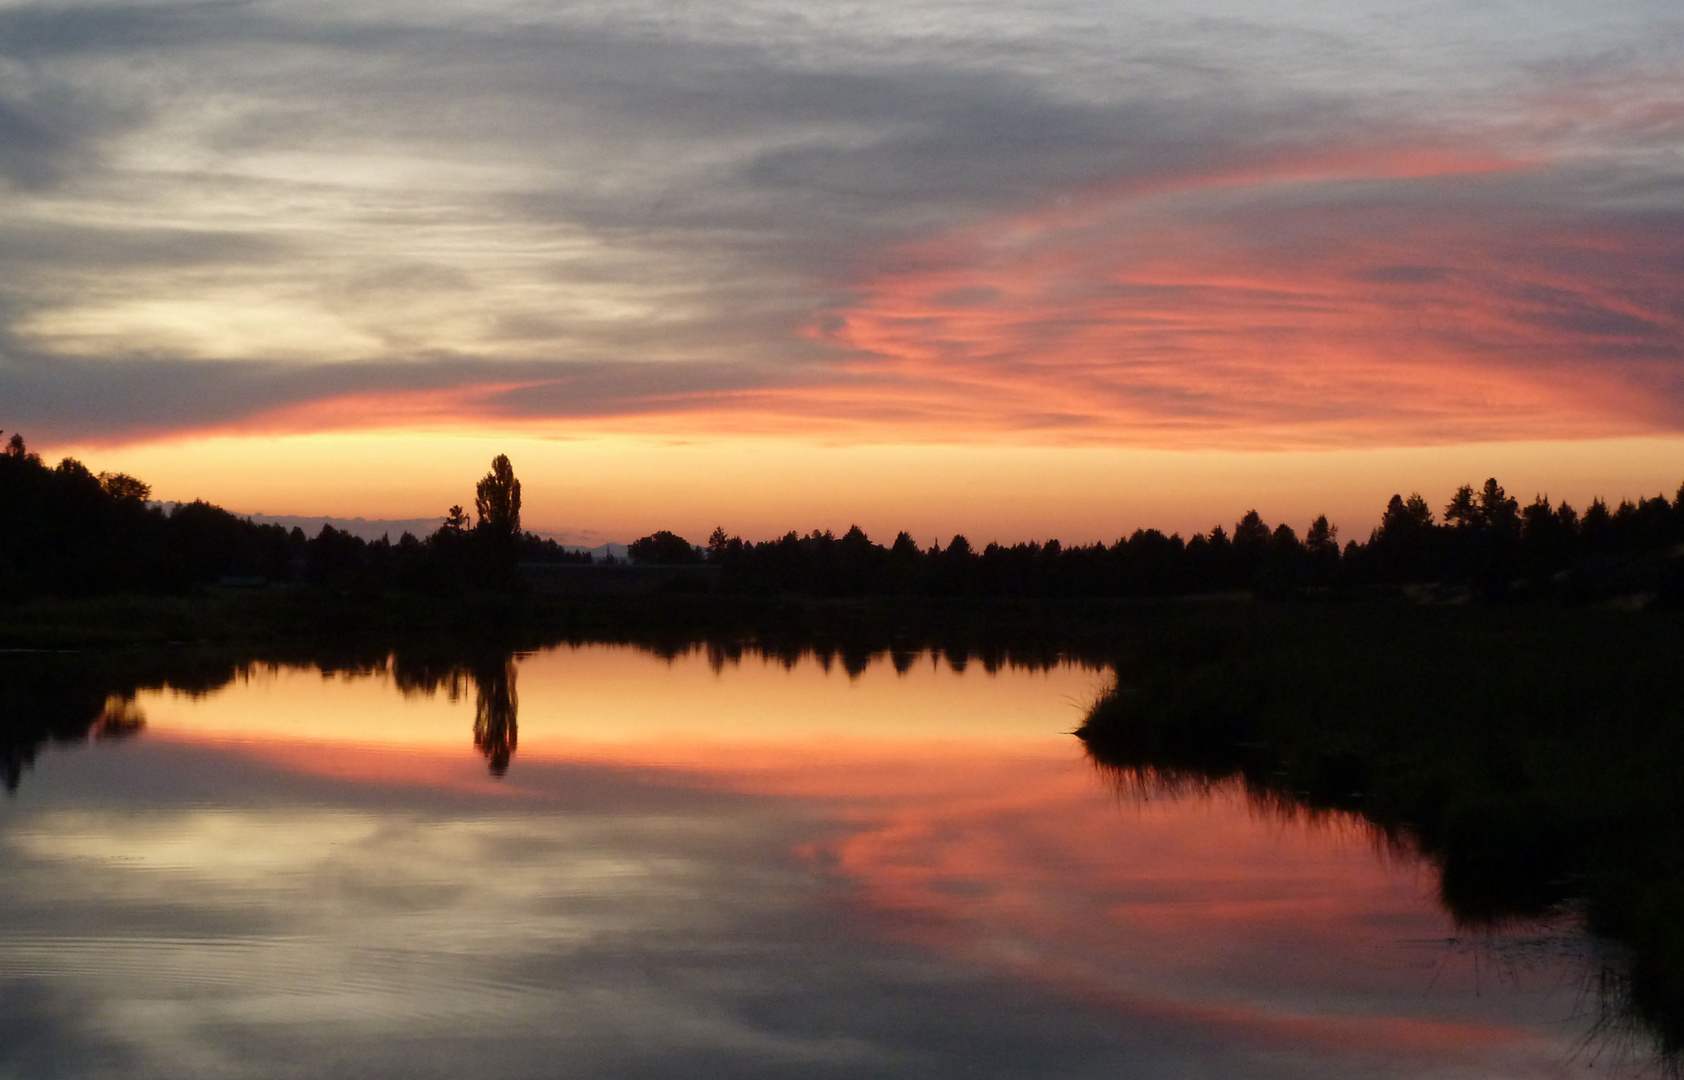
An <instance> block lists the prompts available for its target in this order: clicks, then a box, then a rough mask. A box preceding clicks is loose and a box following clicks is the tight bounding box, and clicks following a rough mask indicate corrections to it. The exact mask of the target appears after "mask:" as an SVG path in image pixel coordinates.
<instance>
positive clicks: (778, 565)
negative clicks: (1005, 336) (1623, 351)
mask: <svg viewBox="0 0 1684 1080" xmlns="http://www.w3.org/2000/svg"><path fill="white" fill-rule="evenodd" d="M150 494H151V491H150V489H149V488H148V486H147V485H146V484H145V483H144V482H142V481H140V480H137V479H136V478H134V477H132V476H127V475H124V474H122V473H99V474H97V475H96V474H94V473H93V472H92V471H90V470H89V469H88V468H87V467H86V466H84V465H83V464H82V463H81V462H79V461H76V460H74V459H72V458H66V459H64V460H63V461H61V462H59V463H58V465H56V466H50V467H49V466H48V465H47V464H46V463H44V462H43V461H42V460H41V459H40V457H39V456H38V455H36V454H33V453H30V452H29V451H28V450H27V448H26V447H25V445H24V441H23V439H22V438H21V437H19V436H17V435H13V436H12V437H11V441H10V442H9V443H8V444H7V445H6V446H5V449H4V450H3V451H0V505H3V506H5V507H6V508H7V513H6V514H5V516H4V517H3V518H0V598H4V597H8V596H9V597H19V596H29V595H34V594H57V595H63V594H99V593H110V592H120V591H135V592H171V591H181V590H184V589H187V588H189V587H192V586H195V585H214V584H224V585H256V584H263V583H276V582H291V583H300V584H313V585H319V586H326V587H331V588H337V589H357V588H368V587H378V588H395V589H403V590H410V591H417V592H448V591H451V590H454V589H460V588H464V587H467V588H494V589H507V588H511V587H514V586H516V585H517V584H518V583H519V581H520V580H521V574H520V571H519V567H520V564H522V563H585V562H589V561H590V558H589V556H588V555H586V554H583V553H574V552H569V551H567V550H565V549H563V548H562V547H561V546H560V545H558V544H556V543H555V541H553V540H547V539H542V538H540V537H537V536H535V535H533V534H531V533H528V532H525V531H523V530H522V529H521V525H520V509H521V491H520V481H519V480H518V479H516V478H515V475H514V469H513V467H512V466H511V465H510V463H509V460H508V458H507V457H504V456H502V455H498V457H497V458H496V459H494V460H493V462H492V464H491V470H490V471H489V472H488V473H487V474H486V475H485V476H484V477H483V478H482V479H481V480H480V481H479V483H478V485H477V487H476V491H475V498H474V514H473V516H472V517H471V518H470V515H469V514H468V512H467V511H466V510H464V509H463V508H462V507H461V506H452V507H451V508H450V510H449V513H448V514H447V515H446V516H445V519H444V521H443V524H441V525H440V527H439V528H438V530H437V531H435V532H434V533H432V534H431V535H430V536H426V537H416V536H413V535H411V534H409V533H405V534H404V535H403V536H401V537H400V538H399V539H398V540H397V541H395V542H394V541H392V540H391V539H390V538H387V537H383V538H381V539H379V540H374V541H368V540H363V539H362V538H360V537H357V536H354V535H352V534H350V533H348V532H344V531H341V530H338V529H335V528H333V527H332V526H330V525H324V526H323V527H322V529H321V531H320V532H319V533H317V535H315V536H313V537H309V536H306V535H305V534H304V532H303V530H301V529H297V528H294V529H291V530H287V529H284V528H282V527H280V526H278V525H257V524H254V523H253V522H251V521H250V520H248V519H245V518H241V517H239V516H238V515H235V514H232V513H229V512H228V511H226V510H223V509H221V508H219V507H216V506H212V505H210V504H208V503H204V502H192V503H186V504H180V505H176V506H173V507H171V508H169V509H167V510H166V509H165V508H164V507H162V506H159V505H158V504H156V503H152V502H149V501H148V497H149V496H150ZM1681 545H1684V487H1680V489H1679V493H1678V496H1677V497H1676V498H1675V499H1674V500H1673V501H1671V502H1668V501H1667V500H1666V498H1665V497H1663V496H1660V495H1657V496H1654V497H1652V498H1646V499H1640V500H1639V501H1637V502H1635V503H1634V502H1630V501H1626V502H1622V503H1620V504H1619V505H1618V506H1617V507H1615V508H1612V509H1610V508H1609V506H1608V505H1607V503H1605V502H1604V501H1602V500H1601V499H1597V500H1595V501H1593V502H1592V503H1591V504H1590V506H1589V507H1588V508H1587V509H1586V510H1585V511H1584V512H1583V513H1582V514H1581V513H1579V512H1578V511H1577V510H1575V509H1574V508H1573V507H1571V506H1568V505H1567V504H1565V503H1563V504H1560V505H1553V504H1552V503H1551V502H1550V500H1549V499H1548V498H1547V497H1545V496H1542V495H1540V496H1538V497H1537V498H1536V499H1534V500H1533V501H1532V502H1531V503H1530V504H1528V505H1526V506H1522V505H1520V503H1519V501H1518V500H1516V499H1515V498H1513V497H1512V496H1509V495H1508V494H1507V493H1505V492H1504V490H1503V488H1502V485H1500V484H1499V483H1497V481H1496V480H1495V479H1492V480H1487V481H1486V482H1485V485H1484V486H1483V487H1482V488H1480V489H1478V490H1475V489H1474V488H1473V487H1471V486H1469V485H1464V486H1462V487H1461V488H1459V489H1457V491H1456V492H1455V493H1454V495H1452V497H1451V499H1450V501H1449V502H1448V503H1447V504H1446V505H1445V507H1444V508H1443V510H1442V512H1441V513H1440V514H1437V515H1435V513H1434V511H1433V509H1432V507H1431V506H1430V505H1429V504H1428V503H1427V501H1426V500H1425V499H1424V498H1423V497H1422V496H1421V495H1420V494H1418V493H1417V494H1412V495H1410V496H1409V497H1407V498H1405V497H1403V496H1402V495H1394V496H1393V497H1392V499H1391V502H1390V503H1389V504H1388V505H1387V507H1386V508H1385V510H1384V511H1383V512H1382V514H1381V515H1380V520H1379V523H1378V524H1377V525H1376V526H1375V527H1374V529H1373V530H1372V532H1371V533H1370V534H1369V537H1368V539H1367V540H1366V541H1365V542H1364V541H1356V540H1351V541H1348V542H1347V543H1346V544H1345V545H1344V546H1343V547H1341V546H1340V545H1339V541H1338V530H1337V528H1335V527H1334V526H1333V525H1331V524H1330V523H1329V522H1328V520H1327V518H1326V516H1325V515H1324V516H1321V517H1318V518H1316V519H1315V520H1314V521H1313V522H1311V523H1310V526H1309V528H1308V529H1306V530H1305V532H1304V534H1303V535H1302V536H1300V535H1299V534H1298V532H1297V531H1296V530H1294V529H1293V528H1292V526H1290V525H1287V524H1284V523H1281V524H1277V525H1273V526H1271V525H1269V524H1268V523H1267V522H1265V521H1264V520H1263V519H1262V517H1261V516H1260V515H1259V514H1258V513H1257V512H1256V511H1255V510H1254V511H1251V512H1248V513H1247V514H1245V516H1244V517H1242V518H1241V519H1240V520H1239V521H1238V522H1236V523H1235V525H1234V527H1233V530H1232V532H1230V531H1229V530H1228V529H1226V528H1224V527H1222V526H1220V525H1218V526H1216V527H1215V528H1213V529H1211V530H1210V532H1209V533H1199V534H1195V535H1193V536H1191V537H1188V538H1183V537H1182V536H1181V535H1179V534H1169V535H1165V534H1164V533H1162V532H1160V531H1159V530H1157V529H1138V530H1136V531H1135V532H1134V533H1133V534H1132V535H1130V536H1128V537H1124V538H1121V539H1119V540H1117V541H1116V542H1115V543H1112V544H1104V543H1094V544H1088V545H1070V546H1065V545H1063V544H1061V543H1060V542H1059V541H1057V540H1049V541H1047V542H1046V543H1037V542H1030V543H1019V544H1014V545H1011V546H1006V545H1003V544H998V543H991V544H989V545H988V546H986V547H984V548H981V549H980V550H979V549H977V548H976V547H974V546H973V545H972V544H971V542H970V541H969V540H968V539H967V538H966V537H964V536H955V537H953V538H952V539H951V540H950V541H949V542H948V543H947V545H946V546H945V547H943V546H942V545H941V544H940V543H939V542H937V543H932V544H931V545H930V546H929V547H927V548H926V547H921V546H920V545H919V544H918V543H917V542H916V541H914V540H913V538H912V537H911V535H909V534H908V533H905V532H902V533H900V534H899V535H897V536H896V537H895V539H894V541H893V543H890V544H888V545H884V544H879V543H876V542H874V541H872V540H871V539H870V538H869V537H868V536H867V535H866V534H865V532H864V531H863V530H861V529H860V528H859V527H858V526H854V527H853V528H851V529H849V530H848V531H847V532H846V533H844V534H843V535H841V536H836V535H835V534H833V533H831V532H829V531H823V532H820V531H818V530H815V531H813V532H810V533H808V534H806V535H805V536H803V535H801V534H799V533H797V532H793V531H792V532H790V533H788V534H786V535H785V536H783V537H780V538H779V539H776V540H770V541H762V542H758V543H755V542H750V541H745V540H743V539H742V538H741V537H735V536H728V535H727V534H726V533H725V531H724V530H723V529H715V530H714V532H713V535H712V536H711V537H710V538H709V540H708V544H707V546H706V547H705V548H702V547H696V546H693V545H691V544H690V543H689V542H688V541H686V540H685V539H683V538H682V537H680V536H677V535H676V534H674V533H672V532H668V531H664V530H663V531H660V532H656V533H653V534H651V535H649V536H646V537H643V538H642V539H640V540H638V541H636V542H635V543H633V544H631V545H629V547H628V555H629V556H630V558H631V560H632V561H633V562H637V563H642V564H646V565H658V566H682V565H689V564H694V565H705V566H708V567H712V568H714V569H715V570H716V571H717V573H715V574H713V575H712V576H711V577H708V578H706V579H704V578H687V579H675V581H674V582H673V584H674V585H678V586H682V587H687V588H694V589H702V588H705V589H709V590H714V591H727V592H734V593H742V594H749V595H763V594H778V593H797V594H804V595H809V596H821V597H850V596H868V595H869V596H897V595H898V596H928V597H956V598H967V597H969V598H1023V599H1040V598H1047V599H1055V598H1112V597H1167V596H1184V595H1190V594H1197V593H1211V592H1232V591H1240V590H1248V589H1249V590H1251V591H1253V592H1255V593H1257V594H1258V595H1260V596H1265V597H1280V596H1291V595H1295V594H1298V593H1301V592H1305V591H1324V592H1325V591H1333V592H1339V591H1352V590H1363V589H1371V588H1375V587H1398V586H1407V585H1430V586H1436V587H1440V588H1442V589H1445V590H1449V591H1453V592H1461V591H1472V592H1476V593H1478V594H1480V595H1484V596H1488V597H1503V596H1515V595H1548V596H1557V597H1562V598H1568V599H1572V598H1593V597H1601V596H1609V595H1615V594H1621V593H1633V592H1649V593H1654V594H1657V595H1659V596H1660V597H1662V599H1663V601H1665V602H1669V603H1680V602H1684V559H1681V558H1680V555H1679V551H1680V546H1681Z"/></svg>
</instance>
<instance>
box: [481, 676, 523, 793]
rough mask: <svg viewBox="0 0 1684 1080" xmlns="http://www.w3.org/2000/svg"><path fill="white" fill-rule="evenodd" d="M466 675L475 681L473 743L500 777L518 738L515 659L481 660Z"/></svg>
mask: <svg viewBox="0 0 1684 1080" xmlns="http://www.w3.org/2000/svg"><path fill="white" fill-rule="evenodd" d="M469 676H470V677H471V678H472V679H473V680H474V746H476V747H478V748H479V752H480V753H482V754H484V755H485V759H486V761H487V762H489V763H490V765H491V775H493V776H502V775H503V774H504V773H506V772H508V771H509V759H510V758H512V757H514V753H515V745H516V743H517V742H519V740H520V727H519V725H518V724H517V723H516V719H517V718H516V714H517V713H518V711H519V709H520V701H519V698H517V697H516V695H515V658H514V657H513V656H503V657H500V658H498V659H496V660H489V659H488V660H484V661H481V662H480V663H476V664H475V665H474V666H473V667H471V668H470V669H469Z"/></svg>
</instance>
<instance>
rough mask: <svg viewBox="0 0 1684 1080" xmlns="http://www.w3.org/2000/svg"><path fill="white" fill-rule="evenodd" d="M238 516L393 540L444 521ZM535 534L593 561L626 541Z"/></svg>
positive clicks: (621, 553)
mask: <svg viewBox="0 0 1684 1080" xmlns="http://www.w3.org/2000/svg"><path fill="white" fill-rule="evenodd" d="M157 505H159V506H162V507H163V508H164V511H165V512H166V513H168V512H169V511H170V510H171V509H172V508H174V507H175V506H176V504H175V503H173V502H166V503H158V504H157ZM239 516H240V517H246V518H250V519H251V520H252V523H253V524H256V525H279V526H280V527H281V528H283V529H288V530H291V529H293V528H295V527H296V528H300V529H303V530H304V535H305V536H311V537H313V536H315V535H316V534H317V533H319V532H321V531H322V526H323V525H332V526H333V527H334V528H335V529H337V530H339V531H340V532H346V533H350V534H351V535H352V536H355V537H358V538H359V539H362V540H378V539H380V538H381V537H382V536H390V537H391V538H392V542H393V543H397V541H398V538H399V537H400V536H402V535H403V534H404V533H406V532H408V533H414V534H415V535H416V536H417V537H419V538H426V537H428V536H431V535H432V534H433V533H434V532H436V531H437V530H438V527H439V525H440V524H442V523H443V521H444V518H443V517H442V516H440V517H429V518H361V517H353V518H341V517H329V516H327V515H318V516H315V517H305V516H300V515H298V514H240V515H239ZM539 535H540V536H542V537H544V538H545V539H552V540H555V541H556V542H557V543H559V544H561V546H562V547H564V548H566V549H567V550H568V551H588V552H590V553H591V557H592V558H594V559H595V560H596V561H597V562H601V561H602V559H603V557H604V556H607V555H612V556H613V557H614V558H616V559H624V558H625V557H626V545H624V544H614V543H608V544H597V545H596V546H595V547H591V546H588V545H585V544H569V543H567V542H566V540H565V538H564V537H563V536H561V535H558V534H554V533H540V534H539Z"/></svg>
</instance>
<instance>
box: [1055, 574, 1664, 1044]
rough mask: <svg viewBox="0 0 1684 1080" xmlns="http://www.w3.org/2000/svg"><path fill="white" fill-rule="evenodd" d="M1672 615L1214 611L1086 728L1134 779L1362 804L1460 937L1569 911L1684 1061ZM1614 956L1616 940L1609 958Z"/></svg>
mask: <svg viewBox="0 0 1684 1080" xmlns="http://www.w3.org/2000/svg"><path fill="white" fill-rule="evenodd" d="M1679 618H1680V616H1679V615H1678V614H1677V613H1676V612H1671V611H1666V612H1652V613H1648V614H1646V615H1643V616H1641V617H1637V618H1633V617H1630V616H1628V615H1624V614H1622V613H1614V612H1591V611H1584V610H1577V611H1566V610H1530V611H1525V612H1522V611H1520V610H1516V609H1512V608H1504V607H1469V606H1458V607H1449V606H1442V607H1414V606H1382V605H1360V606H1347V607H1326V608H1321V609H1318V610H1315V611H1310V610H1308V609H1302V608H1292V607H1276V608H1258V607H1253V608H1252V609H1251V610H1250V611H1249V612H1242V611H1241V610H1240V609H1237V608H1228V609H1225V610H1224V609H1211V610H1206V611H1202V612H1200V613H1199V614H1198V617H1197V619H1194V618H1192V617H1188V618H1186V619H1183V620H1182V621H1181V622H1180V624H1179V625H1160V626H1158V627H1156V628H1154V629H1152V630H1149V631H1143V632H1142V633H1140V634H1138V635H1137V636H1136V638H1135V640H1134V641H1133V642H1132V643H1131V644H1130V645H1129V646H1128V647H1126V648H1123V649H1120V650H1119V651H1118V653H1117V656H1118V678H1117V685H1116V687H1115V689H1113V690H1112V691H1111V692H1110V693H1108V694H1107V695H1106V696H1105V697H1104V698H1103V699H1102V700H1101V701H1100V702H1099V703H1098V704H1097V705H1096V706H1095V707H1094V708H1093V710H1092V711H1091V713H1090V714H1089V716H1088V718H1087V720H1086V722H1085V724H1084V725H1083V727H1082V728H1081V730H1080V731H1078V732H1077V734H1078V736H1080V737H1081V738H1082V739H1083V741H1084V742H1085V743H1086V745H1087V747H1088V751H1089V753H1090V754H1091V756H1092V757H1093V759H1094V761H1095V762H1096V763H1097V764H1098V765H1100V766H1101V767H1102V768H1103V769H1105V770H1107V771H1109V772H1110V773H1111V774H1112V775H1113V777H1114V778H1115V779H1116V780H1117V781H1118V782H1119V783H1121V784H1122V785H1123V786H1124V787H1125V788H1126V789H1129V790H1133V791H1135V792H1143V793H1145V794H1147V795H1160V794H1164V793H1169V794H1174V793H1176V792H1178V791H1186V790H1188V789H1189V788H1191V789H1194V790H1197V789H1200V788H1204V787H1208V786H1209V785H1212V784H1218V783H1224V782H1227V783H1236V784H1238V785H1240V786H1241V787H1242V788H1243V790H1244V791H1245V792H1246V793H1247V794H1248V795H1249V797H1250V798H1251V799H1252V800H1253V802H1254V803H1255V804H1256V805H1258V806H1259V807H1261V808H1263V809H1265V810H1266V811H1268V812H1272V813H1283V814H1288V815H1292V814H1311V815H1315V814H1324V813H1334V812H1345V813H1351V814H1355V815H1359V816H1360V817H1361V818H1362V819H1364V820H1366V821H1367V822H1368V823H1370V825H1371V826H1373V828H1374V829H1375V830H1376V833H1377V834H1378V835H1379V836H1381V837H1383V838H1384V839H1385V840H1386V841H1388V842H1389V843H1390V844H1391V845H1393V846H1394V847H1396V848H1401V849H1403V850H1407V851H1412V852H1414V853H1416V854H1418V855H1420V856H1422V857H1424V858H1426V859H1427V860H1429V861H1430V862H1431V863H1432V864H1433V865H1435V866H1436V867H1437V869H1438V871H1439V884H1440V889H1439V895H1440V898H1441V900H1442V902H1443V903H1444V905H1445V907H1446V908H1447V910H1448V911H1449V912H1450V913H1451V914H1452V915H1453V916H1454V917H1455V918H1456V920H1457V921H1458V923H1459V924H1461V925H1463V926H1465V927H1469V928H1475V929H1477V928H1480V927H1488V926H1492V925H1501V924H1503V923H1505V922H1508V921H1512V920H1521V919H1533V918H1542V917H1550V916H1562V915H1563V914H1567V915H1571V914H1574V913H1577V914H1578V915H1580V916H1581V917H1582V919H1583V921H1584V924H1585V925H1586V926H1587V928H1588V929H1589V930H1591V931H1593V932H1594V933H1597V934H1600V935H1604V936H1605V937H1607V938H1611V939H1613V940H1615V941H1618V942H1620V943H1621V944H1622V945H1624V946H1625V947H1626V949H1628V950H1629V963H1624V962H1621V963H1616V964H1614V965H1613V966H1612V967H1611V968H1609V969H1608V970H1606V971H1600V972H1598V971H1592V972H1590V973H1588V978H1589V983H1590V985H1591V986H1592V987H1593V988H1597V989H1599V990H1600V991H1601V992H1603V993H1604V994H1605V995H1606V998H1605V1000H1604V1001H1602V1002H1601V1003H1600V1004H1602V1005H1604V1006H1606V1007H1607V1009H1606V1012H1605V1014H1604V1015H1603V1016H1602V1017H1601V1020H1602V1022H1604V1023H1605V1024H1607V1025H1608V1033H1610V1034H1612V1035H1615V1036H1618V1035H1619V1031H1620V1028H1621V1025H1622V1024H1628V1023H1629V1024H1633V1025H1636V1026H1635V1028H1628V1029H1627V1030H1628V1031H1631V1030H1635V1031H1640V1032H1647V1033H1648V1034H1649V1035H1652V1036H1654V1037H1655V1038H1656V1039H1657V1040H1658V1046H1659V1049H1660V1051H1661V1054H1662V1058H1663V1061H1664V1062H1667V1063H1669V1065H1670V1071H1671V1072H1672V1073H1673V1074H1675V1075H1676V1073H1677V1066H1678V1065H1679V1064H1680V1063H1684V919H1680V917H1679V916H1680V912H1684V845H1680V844H1679V842H1678V836H1679V829H1680V827H1681V826H1684V787H1681V786H1680V785H1679V783H1678V777H1679V774H1680V766H1681V764H1684V697H1681V696H1680V695H1679V693H1678V682H1677V675H1678V657H1679V656H1680V655H1681V647H1684V625H1681V624H1680V622H1679ZM1618 954H1619V950H1615V955H1616V956H1617V955H1618Z"/></svg>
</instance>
